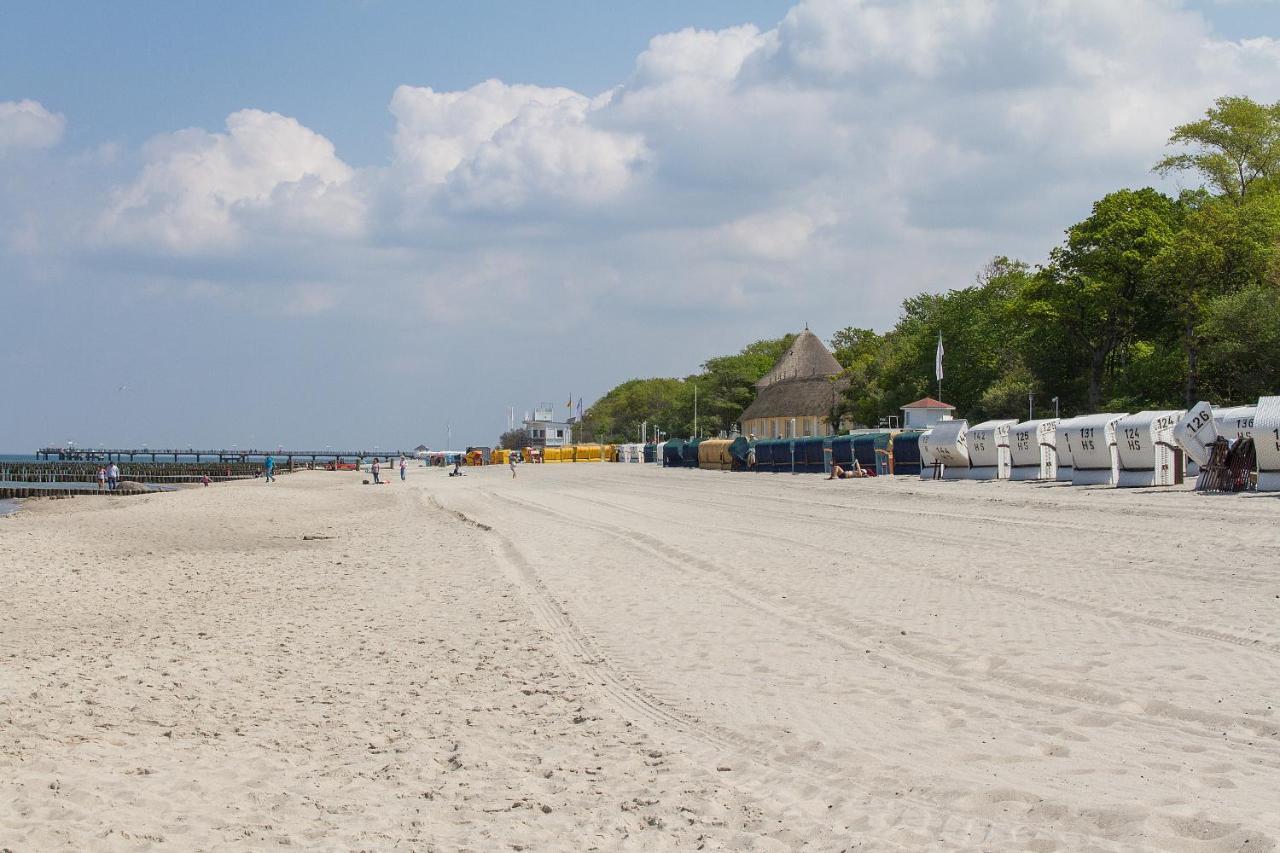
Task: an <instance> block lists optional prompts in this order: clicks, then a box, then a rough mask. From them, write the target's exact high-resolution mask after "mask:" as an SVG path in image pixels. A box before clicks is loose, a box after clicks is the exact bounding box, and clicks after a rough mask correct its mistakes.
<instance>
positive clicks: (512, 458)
mask: <svg viewBox="0 0 1280 853" xmlns="http://www.w3.org/2000/svg"><path fill="white" fill-rule="evenodd" d="M507 464H508V465H510V466H511V479H513V480H514V479H515V478H516V455H515V454H514V453H512V454H511V455H510V456H508V457H507Z"/></svg>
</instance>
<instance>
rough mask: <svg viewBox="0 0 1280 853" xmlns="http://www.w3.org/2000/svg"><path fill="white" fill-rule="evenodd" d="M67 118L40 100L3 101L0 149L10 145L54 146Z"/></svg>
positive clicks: (20, 146)
mask: <svg viewBox="0 0 1280 853" xmlns="http://www.w3.org/2000/svg"><path fill="white" fill-rule="evenodd" d="M66 126H67V120H66V118H65V117H63V115H62V114H61V113H51V112H49V111H48V110H47V109H45V107H44V105H43V104H41V103H40V102H39V101H30V100H23V101H0V153H3V152H4V150H5V149H6V148H52V147H53V146H55V145H57V144H58V142H59V141H60V140H61V139H62V132H63V130H64V129H66Z"/></svg>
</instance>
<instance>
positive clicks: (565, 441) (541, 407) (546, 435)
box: [524, 403, 573, 447]
mask: <svg viewBox="0 0 1280 853" xmlns="http://www.w3.org/2000/svg"><path fill="white" fill-rule="evenodd" d="M554 418H555V413H554V410H553V409H552V407H551V404H550V403H539V404H538V408H536V409H534V410H533V411H532V412H525V418H524V428H525V431H527V432H528V433H529V441H530V442H531V443H532V445H533V446H534V447H566V446H568V445H570V444H573V424H572V423H570V422H569V421H557V420H555V419H554Z"/></svg>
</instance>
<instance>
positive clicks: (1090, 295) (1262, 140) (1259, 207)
mask: <svg viewBox="0 0 1280 853" xmlns="http://www.w3.org/2000/svg"><path fill="white" fill-rule="evenodd" d="M1169 143H1170V145H1171V146H1172V147H1173V148H1174V150H1175V153H1173V154H1170V155H1169V156H1167V157H1164V158H1163V159H1161V160H1160V161H1159V162H1157V163H1156V164H1155V165H1154V171H1155V172H1157V173H1159V174H1162V175H1169V174H1179V175H1190V176H1194V177H1195V178H1196V179H1197V180H1196V183H1197V184H1198V186H1197V187H1196V188H1194V189H1188V190H1184V191H1182V192H1181V193H1179V194H1178V195H1177V196H1171V195H1168V194H1165V193H1162V192H1159V191H1157V190H1155V189H1152V188H1150V187H1147V188H1142V189H1121V190H1117V191H1115V192H1112V193H1109V194H1107V195H1106V196H1104V197H1102V198H1101V199H1099V200H1098V201H1096V202H1095V203H1094V204H1093V206H1092V210H1091V211H1090V214H1089V216H1088V217H1086V218H1085V219H1084V220H1082V221H1080V222H1078V223H1076V224H1074V225H1072V226H1071V227H1070V228H1068V229H1067V230H1066V234H1065V238H1064V240H1063V241H1062V243H1061V244H1060V245H1058V246H1056V247H1054V248H1053V249H1052V250H1051V251H1050V252H1049V253H1048V260H1047V262H1046V263H1044V264H1042V265H1038V266H1034V267H1033V266H1032V265H1029V264H1027V263H1025V262H1023V261H1019V260H1016V259H1011V258H1007V257H996V258H994V259H993V260H991V261H990V262H989V263H988V264H986V265H985V266H984V267H983V269H982V270H980V271H979V272H978V274H977V275H976V276H975V279H974V281H973V282H972V283H971V284H970V285H968V286H966V287H962V288H958V289H954V290H950V291H948V292H946V293H938V294H933V293H925V294H919V295H916V296H912V297H910V298H909V299H907V300H906V301H904V302H903V304H902V313H901V316H900V318H899V319H898V321H897V323H896V324H895V325H894V327H893V328H892V329H889V330H888V331H885V332H883V333H879V332H876V331H874V330H872V329H864V328H856V327H848V328H844V329H841V330H840V331H838V332H836V333H835V334H834V335H833V336H832V338H831V340H830V345H831V350H832V353H833V355H835V357H836V360H837V361H839V362H840V365H841V366H842V368H843V369H844V372H843V374H842V378H843V379H845V380H847V387H846V390H845V391H844V393H843V395H842V396H841V397H840V398H839V400H838V402H837V404H836V408H837V411H836V412H833V414H838V415H840V416H842V417H843V418H844V419H845V420H846V421H847V422H852V423H855V424H859V425H869V426H874V425H876V424H877V423H879V422H880V419H881V418H882V417H885V416H889V415H897V414H898V413H899V409H900V407H901V406H902V405H903V404H904V403H907V402H910V401H912V400H915V399H918V398H920V397H923V396H927V395H931V394H932V393H933V392H934V355H935V349H936V346H937V339H938V335H939V333H941V335H942V337H943V340H944V341H945V347H946V358H945V374H946V375H945V379H944V382H943V394H944V396H945V397H946V402H948V403H951V404H952V405H954V406H956V409H957V413H958V415H960V416H962V417H968V418H969V419H970V420H971V421H973V420H982V419H987V418H995V417H1010V418H1021V417H1024V416H1025V415H1026V413H1027V410H1028V408H1027V407H1028V396H1029V395H1034V399H1035V400H1036V401H1037V405H1038V411H1037V414H1044V413H1051V412H1052V411H1053V408H1052V404H1051V403H1050V402H1049V401H1050V399H1051V398H1053V397H1057V398H1058V400H1059V404H1060V410H1061V413H1062V414H1063V415H1064V416H1065V415H1069V414H1077V413H1083V412H1100V411H1138V410H1141V409H1151V408H1184V407H1186V406H1189V405H1190V404H1192V403H1194V402H1196V401H1197V400H1200V399H1208V400H1212V401H1214V402H1215V403H1220V404H1224V405H1233V404H1242V403H1248V402H1252V401H1254V400H1256V399H1257V398H1258V397H1259V396H1262V395H1266V394H1271V393H1275V392H1276V391H1277V390H1280V103H1276V104H1270V105H1268V104H1259V103H1256V102H1254V101H1253V100H1251V99H1249V98H1245V97H1223V98H1219V99H1218V100H1217V101H1215V102H1214V104H1213V106H1212V107H1210V108H1209V109H1208V110H1207V111H1206V112H1205V116H1204V118H1202V119H1200V120H1198V121H1194V122H1190V123H1188V124H1184V125H1181V126H1179V127H1177V128H1174V130H1173V132H1172V135H1171V136H1170V139H1169ZM792 338H793V336H791V335H788V336H785V337H781V338H775V339H769V340H762V341H756V342H755V343H753V344H750V345H749V346H747V347H745V348H743V349H742V350H741V351H740V352H738V353H736V354H734V355H727V356H720V357H717V358H712V359H709V360H708V361H707V362H706V363H704V364H703V365H702V369H701V370H700V371H699V372H698V373H696V374H694V375H691V376H688V377H685V378H683V379H672V378H664V379H633V380H630V381H628V382H624V383H622V384H621V385H619V386H617V387H616V388H614V389H612V390H611V391H610V392H609V393H608V394H606V395H604V396H603V397H602V398H601V399H600V400H598V401H596V403H595V404H594V405H592V407H591V408H590V410H588V411H587V412H586V413H585V417H584V419H583V424H582V425H581V429H580V431H581V432H583V433H585V434H586V437H589V438H590V439H591V440H601V441H638V440H639V436H640V428H641V427H640V425H641V423H642V422H645V421H648V422H649V424H650V425H651V426H652V425H654V424H656V425H658V426H660V427H661V428H662V429H663V430H664V432H666V433H668V434H670V435H676V436H685V435H692V434H693V433H694V424H693V393H694V391H693V389H694V386H695V385H696V386H697V393H698V409H699V412H698V431H699V432H700V433H702V434H704V435H706V434H714V433H716V432H718V431H721V430H729V429H731V428H732V427H733V425H734V424H736V423H737V420H738V418H739V417H740V415H741V414H742V411H743V410H744V409H745V408H746V406H747V405H748V404H750V402H751V400H752V398H753V395H754V393H755V390H754V383H755V382H756V381H757V380H758V379H760V377H762V376H763V375H764V374H765V373H766V372H768V370H769V369H770V368H771V367H772V366H773V363H774V361H775V360H777V358H778V357H779V356H780V355H781V354H782V353H783V352H784V351H785V350H786V348H787V346H788V345H789V344H790V343H791V340H792Z"/></svg>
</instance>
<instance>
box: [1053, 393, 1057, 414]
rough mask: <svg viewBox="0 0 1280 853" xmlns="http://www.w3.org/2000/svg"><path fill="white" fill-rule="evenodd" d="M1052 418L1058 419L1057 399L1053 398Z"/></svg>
mask: <svg viewBox="0 0 1280 853" xmlns="http://www.w3.org/2000/svg"><path fill="white" fill-rule="evenodd" d="M1053 416H1054V417H1055V418H1056V417H1058V398H1057V397H1054V398H1053Z"/></svg>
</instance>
